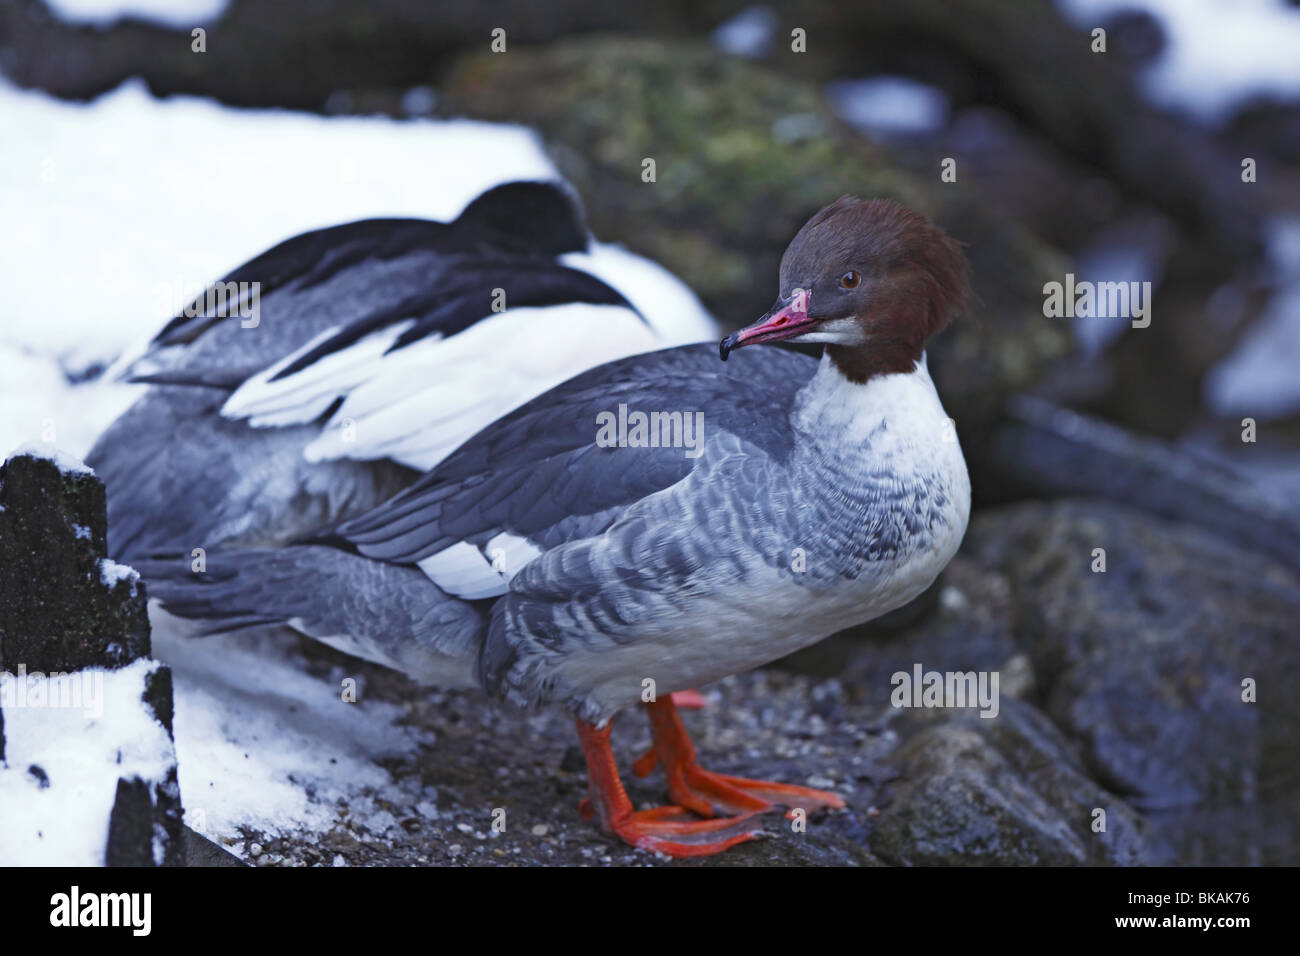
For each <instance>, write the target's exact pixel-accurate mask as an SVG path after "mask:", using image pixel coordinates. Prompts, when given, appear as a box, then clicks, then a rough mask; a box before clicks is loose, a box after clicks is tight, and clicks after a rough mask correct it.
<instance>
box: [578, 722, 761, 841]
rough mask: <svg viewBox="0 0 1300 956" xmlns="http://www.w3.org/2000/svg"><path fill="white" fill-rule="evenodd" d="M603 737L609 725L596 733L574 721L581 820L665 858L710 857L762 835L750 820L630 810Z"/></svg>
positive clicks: (665, 809) (665, 810)
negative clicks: (582, 761)
mask: <svg viewBox="0 0 1300 956" xmlns="http://www.w3.org/2000/svg"><path fill="white" fill-rule="evenodd" d="M609 731H610V725H609V724H606V725H605V726H604V727H603V728H598V727H596V726H594V725H592V724H588V723H584V722H583V721H581V720H580V721H578V738H579V739H580V740H581V741H582V751H583V753H584V754H585V755H586V757H587V788H588V792H589V793H590V794H591V796H590V799H589V801H584V806H585V807H586V808H587V809H588V812H587V813H586V814H584V815H588V816H589V815H590V814H591V813H592V812H594V813H596V814H599V816H600V822H601V823H602V824H603V825H604V827H605V829H606V830H609V831H610V832H611V833H614V834H616V835H617V836H618V837H619V838H620V839H622V840H623V841H624V842H626V843H630V844H631V845H632V846H634V847H636V848H637V849H640V850H653V851H655V852H657V853H664V854H667V855H668V856H678V857H687V856H710V855H711V854H714V853H721V852H722V851H723V850H725V849H727V848H728V847H732V846H735V845H736V844H737V843H744V842H745V841H746V840H752V839H754V837H756V836H758V835H759V834H760V833H761V832H762V829H761V828H760V827H759V826H758V824H757V823H755V822H754V821H753V819H752V816H753V815H752V814H745V815H743V816H736V817H731V818H724V819H717V820H696V819H693V818H692V817H691V815H690V814H689V813H687V812H686V811H685V810H683V809H682V808H681V807H673V806H666V807H656V808H655V809H653V810H633V809H632V801H631V800H629V799H628V797H627V791H625V790H624V789H623V781H622V780H621V779H619V775H618V766H617V765H616V764H615V763H614V751H613V749H612V748H611V747H610V745H609Z"/></svg>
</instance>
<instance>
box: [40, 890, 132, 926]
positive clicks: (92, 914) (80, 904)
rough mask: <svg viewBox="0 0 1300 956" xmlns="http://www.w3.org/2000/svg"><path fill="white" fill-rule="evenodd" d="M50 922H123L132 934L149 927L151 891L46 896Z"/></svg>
mask: <svg viewBox="0 0 1300 956" xmlns="http://www.w3.org/2000/svg"><path fill="white" fill-rule="evenodd" d="M50 925H51V926H127V927H130V929H131V934H132V935H133V936H148V935H149V933H150V931H151V930H152V928H153V894H152V893H85V894H83V893H82V892H81V888H80V887H77V886H74V887H73V888H72V891H71V892H70V893H55V894H54V895H53V896H51V897H50Z"/></svg>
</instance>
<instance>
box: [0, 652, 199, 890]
mask: <svg viewBox="0 0 1300 956" xmlns="http://www.w3.org/2000/svg"><path fill="white" fill-rule="evenodd" d="M157 666H158V662H157V661H152V660H138V661H135V662H134V663H132V664H130V665H128V666H127V667H124V668H121V669H120V670H104V669H102V668H87V669H85V670H81V671H77V672H75V673H73V674H69V675H66V676H64V677H58V676H55V675H41V676H37V675H35V674H25V673H24V674H8V673H0V701H3V702H4V703H3V707H4V721H5V727H4V732H5V759H6V763H5V764H0V820H3V825H0V864H4V865H6V866H54V865H59V866H103V865H104V852H105V848H106V845H107V842H108V822H109V816H110V814H111V813H112V809H113V801H114V799H115V798H116V796H117V781H118V779H119V778H120V777H125V778H127V779H131V778H133V777H141V778H142V779H144V780H145V781H146V782H149V783H160V782H162V781H163V780H164V779H165V778H166V776H167V774H168V773H169V771H170V770H171V768H172V767H173V766H174V765H175V762H176V753H175V748H174V747H173V745H172V741H171V738H169V737H168V736H167V731H166V729H165V728H164V727H163V726H162V724H160V723H159V722H158V720H157V718H155V716H154V714H153V712H152V710H150V708H149V706H148V705H147V704H145V703H144V700H143V694H144V689H145V680H146V678H147V676H148V675H149V674H150V673H151V672H152V671H153V670H154V669H155V668H157ZM72 679H78V680H82V681H97V682H102V683H101V685H100V686H101V687H102V694H101V696H100V708H99V710H100V712H99V713H98V714H96V713H95V712H94V710H93V709H90V708H86V707H79V706H78V707H74V706H52V705H50V704H49V702H50V701H57V700H59V694H60V689H61V685H62V684H63V683H66V682H67V681H68V680H72ZM19 681H24V682H25V683H26V687H25V688H21V689H20V688H19V687H18V686H17V685H18V682H19ZM37 694H39V695H40V698H41V699H42V700H44V701H45V702H46V704H44V705H40V706H33V705H32V703H31V701H32V700H33V699H34V695H37ZM20 700H22V701H26V702H27V703H26V704H25V705H20V703H19V702H20ZM31 768H38V769H37V770H33V769H31Z"/></svg>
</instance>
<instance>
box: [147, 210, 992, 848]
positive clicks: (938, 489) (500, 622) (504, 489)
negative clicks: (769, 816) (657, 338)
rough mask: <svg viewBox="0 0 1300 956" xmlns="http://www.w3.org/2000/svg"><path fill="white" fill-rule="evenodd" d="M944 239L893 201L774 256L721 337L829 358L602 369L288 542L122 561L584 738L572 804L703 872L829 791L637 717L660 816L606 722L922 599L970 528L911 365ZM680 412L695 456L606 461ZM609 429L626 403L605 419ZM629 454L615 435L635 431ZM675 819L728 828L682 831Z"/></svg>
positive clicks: (181, 599)
mask: <svg viewBox="0 0 1300 956" xmlns="http://www.w3.org/2000/svg"><path fill="white" fill-rule="evenodd" d="M965 296H966V264H965V259H964V257H963V256H962V254H961V252H960V250H959V249H958V248H957V246H956V244H955V243H953V242H952V241H951V240H949V239H948V238H947V237H946V236H944V235H943V234H942V233H941V232H940V231H939V230H938V229H937V228H936V227H934V226H933V225H931V224H930V223H928V222H927V221H926V220H924V219H923V218H922V217H920V216H918V215H916V214H915V213H912V212H910V211H908V210H906V209H904V208H903V207H901V206H898V205H896V204H892V203H887V202H880V201H870V202H862V201H859V200H854V199H851V198H848V197H846V198H845V199H842V200H840V201H839V202H837V203H835V204H832V205H831V206H829V207H827V208H826V209H824V210H822V212H820V213H818V215H817V216H814V217H813V219H811V220H810V221H809V223H808V224H807V225H805V227H804V228H803V229H802V230H801V231H800V233H799V235H798V236H796V238H795V240H794V241H793V242H792V243H791V246H790V248H789V249H788V250H787V252H786V255H785V257H784V259H783V261H782V269H781V287H780V296H779V298H778V301H777V303H776V305H775V306H774V307H773V309H772V310H771V312H769V314H768V315H766V316H764V317H763V318H762V319H760V320H759V321H758V322H756V323H755V324H753V325H751V326H749V327H747V328H745V329H742V330H740V331H739V332H737V333H734V334H732V335H730V336H728V337H727V338H726V339H725V340H724V341H723V343H722V348H721V352H722V358H723V359H724V360H725V359H727V358H728V357H729V356H730V355H731V353H733V352H736V350H739V349H744V348H745V347H746V346H748V345H751V344H758V343H762V342H775V341H781V340H790V341H794V342H821V343H825V344H826V349H825V353H824V355H823V356H822V358H821V360H820V361H817V360H815V359H811V358H808V357H805V356H803V355H800V354H796V353H792V352H786V351H781V350H772V349H757V350H745V351H740V352H738V353H737V354H736V355H735V356H734V357H733V358H732V359H731V361H729V362H728V363H727V364H725V365H723V364H721V363H719V361H718V355H717V354H716V352H715V351H714V350H713V349H712V348H710V347H707V346H683V347H677V348H670V349H665V350H661V351H656V352H651V353H647V354H641V355H635V356H631V357H627V358H622V359H619V360H616V361H613V362H610V363H608V364H605V365H602V366H599V367H597V368H594V369H592V370H590V371H587V372H584V373H582V374H580V375H577V376H575V377H573V378H572V379H570V380H568V381H566V382H564V383H563V384H561V385H559V386H557V387H555V388H553V389H551V390H550V391H547V392H545V393H544V394H542V395H540V396H538V397H536V398H534V399H532V400H531V401H529V402H528V403H526V404H525V405H523V406H521V407H519V408H517V409H515V410H514V411H512V412H510V413H509V414H507V415H505V416H504V417H503V418H501V419H500V420H498V421H496V422H494V423H493V424H491V425H489V426H488V427H486V428H484V429H483V430H482V431H480V432H479V433H478V434H476V435H475V436H474V437H473V438H471V439H470V440H469V441H468V442H466V443H465V444H464V445H462V446H461V447H459V448H458V449H457V450H456V451H455V452H453V453H452V454H451V455H449V456H447V457H446V458H445V459H443V460H442V461H441V462H439V463H438V464H437V465H435V466H434V467H433V468H432V469H431V470H430V471H428V472H427V473H426V474H425V475H424V476H422V477H421V478H419V479H418V480H417V481H416V482H414V483H413V484H411V485H410V486H409V487H407V488H406V489H404V490H403V491H401V492H400V493H398V494H396V495H394V496H393V497H392V498H390V499H389V500H387V501H385V502H384V503H382V504H380V505H378V506H377V507H375V508H373V509H371V510H369V511H367V512H366V513H364V514H361V515H358V516H355V517H352V518H349V519H347V520H344V521H341V522H335V523H332V524H331V525H330V526H328V527H325V528H321V529H319V530H318V531H316V532H315V533H313V534H309V535H305V536H302V537H301V538H300V539H299V540H298V542H297V543H295V544H292V545H289V546H284V547H277V548H273V549H270V550H245V551H234V552H230V553H225V554H222V553H218V554H215V555H211V556H210V557H209V571H208V572H207V573H205V574H194V573H192V572H191V571H190V568H189V565H188V563H187V562H182V561H177V560H170V561H144V562H137V567H138V568H139V569H140V571H141V572H142V573H143V574H144V576H145V577H146V579H147V581H148V585H149V587H150V588H151V593H152V594H154V595H155V596H157V597H159V598H161V600H162V603H163V604H164V605H165V606H166V607H167V608H168V609H169V610H171V611H173V612H175V613H178V614H181V615H182V616H186V617H191V618H196V619H199V620H201V621H203V622H204V623H205V625H206V626H207V627H209V628H210V629H213V630H221V629H229V628H236V627H243V626H250V625H264V624H270V623H283V624H288V625H290V626H292V627H295V628H297V629H299V630H300V631H302V632H304V633H307V634H309V635H311V636H314V637H317V638H320V639H322V640H326V641H328V642H329V643H331V644H333V645H335V646H337V647H341V648H343V649H346V650H349V651H351V652H352V653H355V654H358V655H360V656H363V657H367V658H369V659H372V660H375V661H378V662H380V663H384V664H388V665H390V666H394V667H399V668H401V669H403V670H405V671H406V672H407V673H409V674H411V675H412V676H413V677H416V678H418V679H421V680H425V681H428V682H431V683H437V684H445V685H453V686H463V685H468V684H475V683H477V684H478V685H479V686H481V687H483V688H484V689H485V690H487V691H488V692H489V693H492V694H494V695H498V696H502V697H509V698H512V699H516V700H519V701H521V702H523V703H526V704H533V705H537V704H546V703H555V704H559V705H562V706H564V707H566V708H567V709H569V710H570V711H571V712H572V713H573V714H575V715H576V717H577V718H578V720H579V734H580V738H581V739H582V741H583V746H584V750H585V751H586V755H587V761H588V776H589V783H590V786H591V788H592V798H593V805H594V806H595V807H596V808H597V809H598V811H599V813H600V815H601V818H602V820H603V821H604V823H605V824H606V826H607V827H609V828H610V829H612V830H613V831H614V832H616V833H618V834H619V835H620V836H622V837H623V838H624V839H626V840H628V841H629V842H631V843H633V844H634V845H637V846H643V847H649V848H654V849H658V850H662V851H664V852H670V853H674V854H678V855H693V854H699V853H705V852H717V851H718V850H721V849H725V848H726V847H727V846H730V845H732V844H733V843H735V842H737V841H739V840H743V839H748V838H750V837H752V836H753V833H754V831H753V829H752V828H751V826H750V824H749V823H748V822H747V819H748V817H747V816H746V814H752V813H753V812H755V810H756V809H759V808H767V807H769V806H770V805H771V804H772V803H773V802H774V801H784V802H786V803H787V804H790V803H791V802H792V801H799V803H797V804H795V805H802V806H806V807H834V806H843V803H842V801H840V800H839V798H837V797H836V796H835V795H833V794H828V793H825V792H822V791H810V790H807V789H806V788H796V787H788V786H785V785H778V784H767V783H764V782H761V781H744V780H738V779H737V778H731V777H723V776H721V775H713V774H709V773H708V772H707V771H703V770H702V769H701V768H699V767H698V765H696V764H695V761H694V750H693V748H691V747H690V744H689V741H685V742H683V741H684V739H685V738H684V731H683V730H682V728H681V727H680V724H679V723H677V722H676V717H675V712H673V711H672V705H671V703H670V702H668V701H662V702H661V701H655V702H652V703H650V704H648V708H649V710H650V714H651V720H652V726H653V727H654V739H655V748H656V749H655V754H656V759H657V760H658V762H659V763H660V765H662V766H663V767H664V769H665V771H666V773H667V774H668V780H669V792H670V794H672V796H673V797H674V799H675V800H676V801H677V803H678V804H680V805H681V806H680V807H678V808H667V809H666V810H660V811H645V812H644V813H638V812H636V811H634V810H633V809H632V808H631V806H630V803H629V802H628V801H627V798H626V794H625V793H624V792H623V790H622V787H621V783H619V782H618V779H617V770H616V768H615V767H614V764H613V760H612V757H611V756H610V754H609V743H608V723H609V720H610V718H611V717H612V716H613V715H614V714H616V713H617V712H618V711H620V710H623V709H625V708H627V707H630V706H634V705H636V704H638V703H640V702H642V701H643V694H644V692H645V688H646V682H647V681H652V682H653V685H654V688H655V693H656V694H657V695H659V697H661V698H662V697H663V696H664V695H666V694H668V693H669V692H674V691H678V690H682V689H685V688H688V687H692V686H695V685H698V684H702V683H705V682H708V681H711V680H714V679H716V678H719V677H722V676H725V675H727V674H731V673H735V672H737V671H741V670H745V669H749V668H753V667H756V666H760V665H762V664H765V663H768V662H770V661H772V660H775V659H776V658H778V657H781V656H783V655H785V654H788V653H790V652H792V651H795V650H797V649H799V648H802V647H805V646H807V645H809V644H811V643H813V642H815V641H817V640H819V639H821V638H823V637H825V636H827V635H829V634H831V633H833V632H835V631H837V630H840V629H842V628H844V627H848V626H851V625H853V624H856V623H860V622H862V621H865V620H869V619H871V618H874V617H876V616H878V615H880V614H883V613H885V612H887V611H889V610H892V609H893V608H896V607H898V606H900V605H902V604H903V603H905V602H907V601H908V600H910V599H912V598H913V597H915V596H916V595H918V594H919V593H920V592H921V591H922V590H924V589H925V588H926V587H927V586H929V584H930V583H931V582H932V581H933V580H934V579H935V577H936V576H937V575H938V573H939V572H940V571H941V570H942V569H943V567H944V566H945V565H946V564H947V563H948V561H949V560H950V559H951V558H952V556H953V554H954V553H955V552H956V549H957V547H958V545H959V543H960V541H961V539H962V536H963V534H964V532H965V529H966V523H967V518H968V514H969V508H970V485H969V480H968V478H967V474H966V468H965V463H964V461H963V458H962V454H961V450H960V446H959V445H958V443H957V441H956V435H955V432H954V430H953V427H952V423H951V421H950V420H949V419H948V418H947V416H946V414H945V413H944V410H943V408H942V406H941V404H940V402H939V398H938V395H937V394H936V392H935V389H934V386H933V383H932V382H931V379H930V376H929V373H928V370H927V368H926V363H925V355H924V345H925V341H926V339H927V338H928V337H929V336H930V335H931V334H933V333H934V332H937V331H938V330H939V329H940V328H941V327H942V326H943V325H944V324H945V323H946V322H947V321H948V319H949V317H950V316H951V315H952V314H953V313H955V312H956V311H959V310H960V308H961V307H962V305H963V303H964V300H965ZM620 407H622V409H630V410H633V411H639V412H643V413H647V414H649V413H660V414H661V415H662V414H664V413H667V414H669V415H671V414H672V413H681V414H682V415H698V416H700V418H701V419H702V421H703V435H702V440H701V441H700V442H699V444H698V447H690V448H686V447H682V446H681V444H680V443H678V444H676V445H673V444H672V443H664V442H660V443H658V444H657V445H655V444H652V443H647V442H642V441H635V442H634V441H631V440H628V441H626V442H619V443H615V444H610V443H608V442H607V441H604V440H602V431H601V420H602V417H604V416H608V415H610V414H612V413H613V412H614V410H615V409H620ZM621 413H622V410H621V409H620V414H621ZM629 436H630V433H629ZM682 807H686V808H690V809H691V810H693V811H695V812H697V813H703V814H706V815H709V814H713V813H716V812H718V810H719V808H721V810H722V811H723V812H732V813H735V814H736V818H735V820H734V826H733V824H732V823H729V822H727V821H725V820H723V821H707V822H698V821H697V822H694V823H690V822H683V821H682V820H681V819H679V818H678V816H677V813H678V811H679V810H680V809H681V808H682Z"/></svg>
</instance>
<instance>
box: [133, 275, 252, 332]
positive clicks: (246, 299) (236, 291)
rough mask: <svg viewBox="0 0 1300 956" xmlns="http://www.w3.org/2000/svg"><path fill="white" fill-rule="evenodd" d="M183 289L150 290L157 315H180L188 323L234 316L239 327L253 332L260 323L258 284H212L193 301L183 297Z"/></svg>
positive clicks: (162, 286)
mask: <svg viewBox="0 0 1300 956" xmlns="http://www.w3.org/2000/svg"><path fill="white" fill-rule="evenodd" d="M184 288H185V286H184V284H183V283H181V282H180V281H177V282H174V283H169V282H160V283H158V284H157V285H155V286H154V300H155V303H154V304H155V308H156V309H157V310H158V311H159V313H160V314H163V313H165V314H167V315H170V316H180V315H183V316H185V317H186V318H189V319H192V318H195V317H196V316H200V315H205V316H211V317H213V318H225V317H226V316H235V315H237V316H239V318H240V323H239V324H240V325H241V326H242V327H243V328H246V329H255V328H257V327H258V325H260V324H261V322H262V283H260V282H234V281H230V282H214V283H212V284H211V285H210V286H208V287H207V289H206V290H204V292H203V294H201V295H199V296H195V297H187V296H185V295H184V291H183V290H184Z"/></svg>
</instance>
